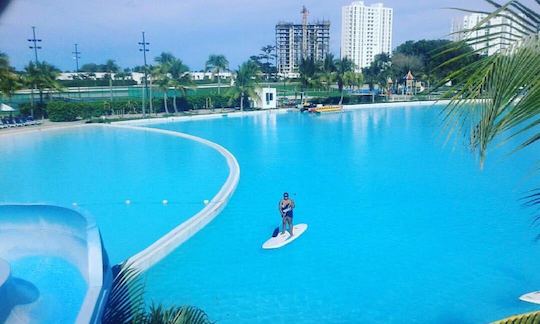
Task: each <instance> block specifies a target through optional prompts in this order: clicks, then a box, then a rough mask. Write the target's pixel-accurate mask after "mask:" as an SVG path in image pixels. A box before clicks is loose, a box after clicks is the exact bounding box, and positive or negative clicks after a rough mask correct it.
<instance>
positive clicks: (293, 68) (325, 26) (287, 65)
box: [276, 7, 330, 78]
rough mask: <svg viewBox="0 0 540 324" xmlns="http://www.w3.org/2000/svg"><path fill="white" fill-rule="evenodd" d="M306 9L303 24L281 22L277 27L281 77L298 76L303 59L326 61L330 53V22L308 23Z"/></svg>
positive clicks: (303, 10) (278, 67)
mask: <svg viewBox="0 0 540 324" xmlns="http://www.w3.org/2000/svg"><path fill="white" fill-rule="evenodd" d="M308 14H309V12H308V11H307V9H306V7H304V8H303V9H302V23H301V24H295V23H292V22H280V23H278V24H277V25H276V55H277V69H278V73H279V75H281V76H283V77H286V78H290V77H295V76H298V66H299V65H300V62H301V61H302V59H314V60H324V59H325V58H326V55H327V54H328V53H329V52H330V21H328V20H320V21H315V22H312V23H308Z"/></svg>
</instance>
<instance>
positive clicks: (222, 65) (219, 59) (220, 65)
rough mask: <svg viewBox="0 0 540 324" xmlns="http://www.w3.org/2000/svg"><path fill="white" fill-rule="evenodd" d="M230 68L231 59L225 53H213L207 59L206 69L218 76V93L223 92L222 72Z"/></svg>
mask: <svg viewBox="0 0 540 324" xmlns="http://www.w3.org/2000/svg"><path fill="white" fill-rule="evenodd" d="M228 69H229V61H227V58H225V56H224V55H216V54H212V55H210V57H208V61H206V71H211V72H212V73H213V74H214V75H215V74H217V76H218V94H220V93H221V77H220V76H219V73H220V72H223V71H227V70H228Z"/></svg>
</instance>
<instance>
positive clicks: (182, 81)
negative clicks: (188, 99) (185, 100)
mask: <svg viewBox="0 0 540 324" xmlns="http://www.w3.org/2000/svg"><path fill="white" fill-rule="evenodd" d="M169 73H170V74H171V77H172V86H173V87H174V88H175V91H174V98H173V105H174V112H175V113H178V108H177V106H176V90H179V91H180V93H181V94H182V96H184V97H185V96H186V94H187V89H189V88H190V87H192V86H194V85H195V83H194V82H193V81H192V80H191V75H190V74H189V67H188V66H187V65H185V64H184V63H183V62H182V60H180V59H175V60H173V61H172V62H171V66H170V70H169Z"/></svg>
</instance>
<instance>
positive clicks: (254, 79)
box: [229, 60, 260, 111]
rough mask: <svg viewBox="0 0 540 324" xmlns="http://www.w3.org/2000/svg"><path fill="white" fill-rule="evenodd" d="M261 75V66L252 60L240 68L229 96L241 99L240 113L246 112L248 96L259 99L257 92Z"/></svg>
mask: <svg viewBox="0 0 540 324" xmlns="http://www.w3.org/2000/svg"><path fill="white" fill-rule="evenodd" d="M259 74H260V69H259V66H258V65H257V63H255V62H253V61H252V60H249V61H247V62H245V63H242V65H240V66H239V67H238V71H236V79H235V80H234V86H233V87H232V88H231V89H230V90H229V95H230V96H231V98H232V99H238V98H240V111H244V98H245V96H246V95H247V96H248V97H251V98H256V97H258V94H257V91H256V90H257V88H258V87H259V82H260V76H259Z"/></svg>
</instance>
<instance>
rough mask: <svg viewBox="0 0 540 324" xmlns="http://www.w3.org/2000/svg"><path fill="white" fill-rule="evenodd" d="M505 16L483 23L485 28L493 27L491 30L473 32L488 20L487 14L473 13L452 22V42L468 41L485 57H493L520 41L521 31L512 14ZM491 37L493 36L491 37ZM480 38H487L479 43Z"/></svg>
mask: <svg viewBox="0 0 540 324" xmlns="http://www.w3.org/2000/svg"><path fill="white" fill-rule="evenodd" d="M504 15H505V16H507V17H504V16H496V17H493V18H491V19H489V20H488V21H487V22H485V23H483V26H491V28H489V29H478V30H473V29H474V27H476V26H477V25H478V24H479V23H481V22H482V21H483V20H484V19H486V18H487V15H486V14H479V13H472V14H470V15H465V16H464V17H463V18H462V19H460V20H458V21H457V22H456V21H455V20H453V21H452V40H453V41H461V40H465V41H467V42H468V43H469V44H470V45H471V47H472V48H473V49H474V50H476V51H480V53H481V54H484V55H493V54H495V53H497V52H499V51H501V50H502V49H505V48H507V47H509V46H510V44H512V43H513V40H517V39H518V37H517V36H518V35H521V34H522V33H521V31H520V30H518V28H517V25H516V23H515V21H514V20H512V19H510V18H509V16H511V15H512V14H511V13H508V12H506V13H504ZM490 35H491V36H490ZM478 37H487V39H484V40H482V41H478Z"/></svg>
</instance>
